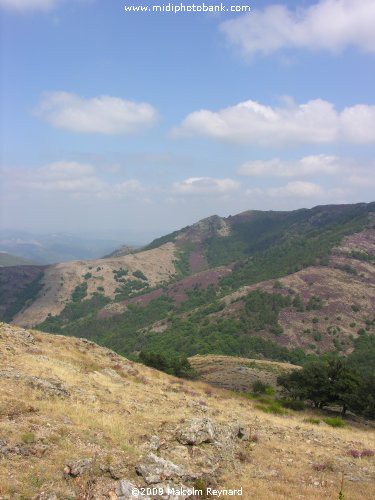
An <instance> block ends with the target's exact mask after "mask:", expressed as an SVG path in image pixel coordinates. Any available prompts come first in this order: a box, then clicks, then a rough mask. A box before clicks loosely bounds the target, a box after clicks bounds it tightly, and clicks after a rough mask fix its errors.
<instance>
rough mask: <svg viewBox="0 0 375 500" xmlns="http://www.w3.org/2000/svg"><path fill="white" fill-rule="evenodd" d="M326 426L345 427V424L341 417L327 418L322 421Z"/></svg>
mask: <svg viewBox="0 0 375 500" xmlns="http://www.w3.org/2000/svg"><path fill="white" fill-rule="evenodd" d="M323 420H324V422H325V423H326V424H327V425H330V426H331V427H345V425H346V424H345V422H344V421H343V419H342V418H341V417H327V418H325V419H323Z"/></svg>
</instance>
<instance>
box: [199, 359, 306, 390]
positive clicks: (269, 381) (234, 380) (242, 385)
mask: <svg viewBox="0 0 375 500" xmlns="http://www.w3.org/2000/svg"><path fill="white" fill-rule="evenodd" d="M189 361H190V364H191V365H192V367H193V368H195V370H196V371H197V372H198V373H199V374H200V375H201V377H202V380H203V381H204V382H207V383H208V384H211V385H213V386H215V387H219V388H222V389H229V390H234V391H238V392H251V391H252V388H253V384H254V382H256V381H257V380H260V381H261V382H263V383H264V384H266V385H270V386H271V387H274V388H277V377H278V376H279V375H282V374H284V373H286V372H289V371H291V370H298V369H299V367H297V366H295V365H291V364H289V363H279V362H277V361H267V360H259V359H249V358H238V357H235V356H217V355H207V356H200V355H197V356H193V357H191V358H189Z"/></svg>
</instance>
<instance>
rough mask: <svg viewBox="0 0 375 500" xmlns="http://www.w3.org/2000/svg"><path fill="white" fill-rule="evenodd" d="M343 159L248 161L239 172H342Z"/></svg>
mask: <svg viewBox="0 0 375 500" xmlns="http://www.w3.org/2000/svg"><path fill="white" fill-rule="evenodd" d="M342 164H343V161H342V160H341V159H340V158H338V157H337V156H330V155H315V156H305V157H303V158H301V159H300V160H297V161H283V160H281V159H279V158H274V159H272V160H264V161H262V160H254V161H248V162H246V163H244V164H243V165H241V166H240V168H239V170H238V173H239V174H240V175H245V176H249V177H268V176H271V177H310V176H314V175H332V174H336V173H338V172H340V167H342Z"/></svg>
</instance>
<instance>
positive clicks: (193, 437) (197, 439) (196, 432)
mask: <svg viewBox="0 0 375 500" xmlns="http://www.w3.org/2000/svg"><path fill="white" fill-rule="evenodd" d="M214 437H215V428H214V424H213V422H212V420H211V419H209V418H194V419H191V420H188V421H187V422H186V423H185V424H184V425H183V426H182V427H180V429H179V430H178V431H177V440H178V441H179V442H180V443H182V444H190V445H198V444H202V443H212V442H213V441H214Z"/></svg>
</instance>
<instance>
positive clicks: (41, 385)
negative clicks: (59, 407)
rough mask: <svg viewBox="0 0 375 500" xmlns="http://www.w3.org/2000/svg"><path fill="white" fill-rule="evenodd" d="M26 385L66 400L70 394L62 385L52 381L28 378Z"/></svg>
mask: <svg viewBox="0 0 375 500" xmlns="http://www.w3.org/2000/svg"><path fill="white" fill-rule="evenodd" d="M27 384H28V385H29V386H30V387H32V388H34V389H40V390H41V391H43V392H45V393H47V394H49V395H51V396H58V397H60V398H67V397H68V396H69V395H70V394H69V391H68V390H67V389H66V388H65V387H64V385H63V384H62V383H61V382H60V381H58V380H54V379H44V378H39V377H29V378H28V380H27Z"/></svg>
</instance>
